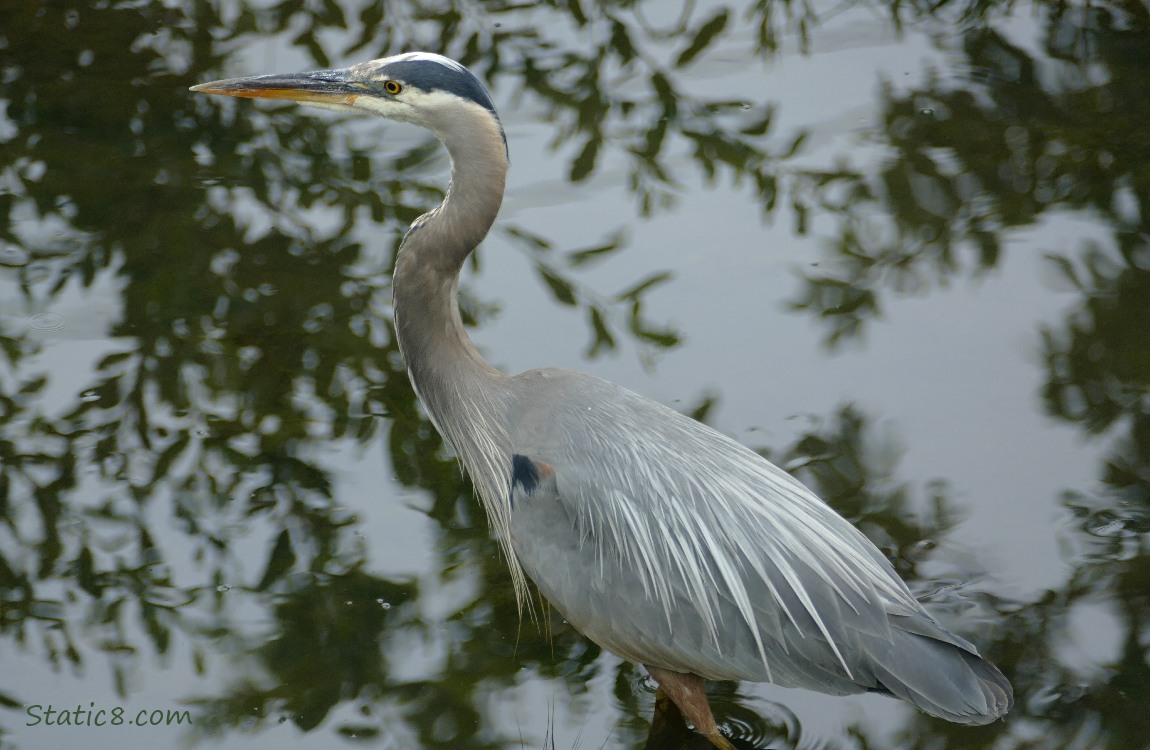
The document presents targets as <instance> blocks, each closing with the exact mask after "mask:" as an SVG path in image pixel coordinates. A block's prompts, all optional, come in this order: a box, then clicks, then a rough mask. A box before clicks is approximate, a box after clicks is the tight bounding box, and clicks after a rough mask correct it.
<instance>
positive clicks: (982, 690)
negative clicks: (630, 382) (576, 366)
mask: <svg viewBox="0 0 1150 750" xmlns="http://www.w3.org/2000/svg"><path fill="white" fill-rule="evenodd" d="M193 90H196V91H202V92H206V93H216V94H228V95H232V96H243V97H260V98H279V99H292V100H296V101H300V102H303V103H306V104H312V105H315V106H321V107H326V108H330V109H340V110H358V111H365V110H366V111H368V112H373V113H375V114H378V115H382V116H384V117H387V118H389V119H394V120H401V121H406V122H412V123H415V124H417V125H422V126H424V127H426V128H428V129H430V130H431V131H432V132H434V133H435V135H436V136H438V138H439V139H440V140H441V141H442V142H443V144H444V146H445V147H446V148H447V151H448V153H449V155H450V157H451V162H452V173H451V186H450V188H449V189H448V192H447V196H446V198H445V199H444V201H443V203H442V204H440V205H439V206H437V207H436V208H434V209H432V210H431V211H430V212H429V213H427V214H425V215H424V216H422V217H420V218H419V219H417V220H416V221H415V223H414V224H413V225H412V227H411V229H410V230H409V231H408V233H407V235H406V236H405V238H404V240H403V243H402V244H401V247H400V251H399V254H398V256H397V259H396V265H395V275H394V280H393V299H394V314H395V329H396V335H397V338H398V341H399V346H400V349H401V351H402V353H403V356H404V359H405V361H406V363H407V368H408V374H409V376H410V378H411V381H412V384H413V386H414V388H415V390H416V392H417V393H418V395H419V398H420V400H421V401H422V402H423V404H424V406H425V408H426V410H427V412H428V414H429V415H430V417H431V419H432V421H433V423H434V424H435V426H436V428H437V429H438V430H439V431H440V433H441V434H442V435H443V436H444V437H445V438H446V439H447V440H448V441H449V442H450V443H451V444H452V446H453V447H454V449H455V450H456V452H457V453H458V455H459V458H460V460H461V462H462V464H463V466H464V467H465V469H466V470H467V472H468V474H469V475H470V476H471V478H472V480H473V483H474V484H475V486H476V489H477V491H478V494H479V496H480V499H481V500H482V502H483V504H484V506H485V508H486V510H487V513H488V515H489V517H490V519H491V523H492V525H493V526H494V528H495V530H496V531H497V532H498V536H499V539H500V542H501V544H502V545H503V548H504V551H505V553H506V556H507V560H508V563H509V566H510V568H511V574H512V579H513V581H514V584H515V587H516V590H517V593H518V595H519V596H520V597H521V601H522V597H524V596H525V592H526V578H530V579H531V580H532V581H533V582H534V583H535V585H536V586H537V587H538V589H539V591H540V592H541V593H542V594H543V595H544V597H546V599H547V600H548V601H549V602H551V604H552V605H553V606H554V607H555V608H556V609H558V610H559V611H560V612H561V613H562V614H563V615H564V616H565V617H566V618H567V619H568V620H569V621H570V622H571V624H572V625H573V626H574V627H575V628H576V629H578V630H579V631H580V632H581V633H583V634H584V635H585V636H587V637H588V638H590V639H591V640H593V641H595V642H596V643H598V644H600V645H601V646H603V647H604V648H606V649H607V650H609V651H611V652H613V653H615V654H617V655H618V656H620V657H622V658H624V659H628V660H631V661H634V662H638V663H641V664H643V665H645V666H646V667H647V669H648V670H649V671H650V673H651V674H652V676H653V677H654V678H655V679H656V680H657V681H658V682H659V684H660V686H661V687H663V688H664V689H665V690H666V692H667V693H668V695H670V697H671V698H672V699H673V700H675V702H676V703H677V704H678V705H679V706H680V708H681V709H682V710H683V712H684V714H686V716H687V718H688V719H689V720H691V721H692V723H693V724H694V725H695V727H696V729H697V730H698V731H700V732H702V733H704V734H707V735H709V736H711V737H712V741H713V742H715V744H717V745H720V746H722V744H723V742H724V741H723V740H722V739H721V737H720V736H719V734H718V731H717V729H716V727H715V722H714V719H713V717H712V716H711V712H710V709H709V707H708V706H707V704H706V698H705V695H703V694H702V692H701V688H702V680H701V679H700V678H705V679H715V680H752V681H761V682H773V683H776V684H779V685H784V686H790V687H801V688H807V689H810V690H817V691H820V692H824V693H831V694H836V695H845V694H851V693H861V692H868V691H870V692H879V693H885V694H889V695H893V696H896V697H898V698H901V699H903V700H906V701H908V702H910V703H912V704H914V705H915V706H917V707H919V708H920V709H922V710H923V711H925V712H926V713H928V714H931V715H933V716H939V717H942V718H944V719H948V720H950V721H954V722H959V723H963V724H985V723H989V722H991V721H993V720H995V719H997V718H999V717H1001V716H1003V715H1004V714H1006V712H1007V711H1009V710H1010V708H1011V706H1012V704H1013V693H1012V690H1011V687H1010V683H1009V682H1008V681H1007V680H1006V679H1005V677H1003V675H1002V674H1001V672H999V671H998V669H996V668H995V667H994V666H993V665H992V664H990V663H989V662H987V661H985V660H983V659H982V658H981V657H980V656H979V655H978V652H977V651H976V650H975V648H974V646H972V645H971V644H970V643H968V642H966V641H965V640H963V639H961V638H959V637H958V636H956V635H953V634H952V633H949V632H948V631H946V630H945V629H943V628H942V627H941V626H940V625H939V624H938V623H937V622H936V621H935V620H934V619H933V618H932V617H931V616H930V615H929V614H928V613H927V612H926V611H925V610H924V609H923V608H922V606H921V605H919V603H918V602H917V601H916V600H915V599H914V597H913V596H912V595H911V594H910V591H909V590H908V589H907V587H906V585H905V584H904V583H903V582H902V580H901V579H899V578H898V576H897V575H896V574H895V572H894V569H893V568H892V567H891V565H890V563H889V562H888V561H887V560H886V558H885V557H883V555H882V554H881V553H880V552H879V550H878V549H877V548H876V547H875V546H874V545H873V544H871V543H870V541H868V540H867V539H866V537H864V536H863V535H862V534H861V533H860V532H859V531H858V530H856V529H855V528H854V527H853V526H851V525H850V524H849V523H848V522H847V521H846V520H845V519H843V518H842V517H841V516H839V515H838V514H837V513H835V512H834V511H833V510H832V509H831V508H830V507H829V506H828V505H826V503H824V502H823V501H822V500H820V499H819V498H818V497H816V496H815V495H814V494H813V493H812V492H811V491H810V490H808V489H807V488H806V487H804V486H803V485H802V484H800V483H799V482H798V481H797V480H795V479H794V478H792V477H791V476H790V475H789V474H787V473H786V472H784V471H782V470H780V469H778V468H777V467H775V466H774V465H773V464H771V463H770V462H768V461H767V460H766V459H764V458H762V457H761V456H759V455H758V454H756V453H755V452H753V451H751V450H750V449H748V448H746V447H744V446H742V445H740V444H739V443H737V442H735V441H733V440H731V439H730V438H728V437H726V436H724V435H722V434H721V433H719V432H716V431H715V430H712V429H711V428H709V427H707V426H705V425H703V424H701V423H699V422H696V421H694V420H692V419H689V418H687V417H685V416H683V415H681V414H679V413H678V412H675V411H674V410H672V409H669V408H667V407H665V406H663V405H661V404H658V403H656V402H654V401H651V400H649V399H646V398H644V397H642V396H639V395H637V394H635V393H632V392H630V391H628V390H625V389H623V388H620V387H618V386H616V385H613V384H611V383H608V382H606V381H603V380H600V379H598V378H595V377H592V376H589V375H584V374H580V373H575V372H569V371H565V370H557V369H542V370H532V371H529V372H525V373H521V374H519V375H514V376H509V375H506V374H504V373H502V372H500V371H498V370H496V369H495V368H493V367H491V366H490V365H489V364H487V362H485V361H484V360H483V358H482V356H481V355H480V354H479V352H478V350H477V349H476V348H475V346H474V345H473V344H472V343H471V341H470V339H469V338H468V337H467V335H466V332H465V330H464V328H463V324H462V321H461V319H460V315H459V308H458V305H457V302H456V289H457V285H458V280H459V273H460V270H461V269H462V266H463V263H464V261H465V260H466V258H467V256H468V255H469V254H470V253H471V251H472V250H473V249H474V248H475V247H476V246H477V245H478V244H479V243H480V241H482V239H483V238H484V237H485V236H486V234H487V232H488V230H489V229H490V227H491V224H492V223H493V222H494V220H495V217H496V214H497V213H498V211H499V206H500V204H501V202H502V198H503V190H504V184H505V179H506V174H507V169H508V157H507V143H506V137H505V135H504V132H503V129H502V126H501V125H500V122H499V118H498V116H497V115H496V112H495V108H494V106H493V105H492V103H491V99H490V97H489V96H488V94H487V92H486V90H485V89H484V87H483V86H482V84H480V82H479V81H478V80H477V79H476V78H475V77H474V76H473V75H472V74H471V73H469V72H468V71H467V70H466V69H465V68H464V67H463V66H461V65H460V64H459V63H457V62H455V61H453V60H449V59H448V58H445V57H441V56H439V55H434V54H430V53H409V54H405V55H397V56H395V57H389V58H384V59H381V60H374V61H371V62H367V63H362V64H360V65H356V66H352V67H350V68H345V69H341V70H331V71H317V72H313V73H304V74H289V75H271V76H256V77H251V78H240V79H232V80H227V81H217V82H213V83H207V84H201V85H200V86H196V87H194V89H193Z"/></svg>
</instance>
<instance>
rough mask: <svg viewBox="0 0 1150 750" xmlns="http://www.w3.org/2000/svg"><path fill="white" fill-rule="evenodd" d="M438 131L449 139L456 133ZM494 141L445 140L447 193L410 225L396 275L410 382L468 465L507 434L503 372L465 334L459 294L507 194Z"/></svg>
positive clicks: (398, 321) (399, 329)
mask: <svg viewBox="0 0 1150 750" xmlns="http://www.w3.org/2000/svg"><path fill="white" fill-rule="evenodd" d="M438 135H439V136H440V139H441V140H443V141H444V142H445V143H446V144H450V143H451V142H452V140H453V139H451V138H450V134H445V133H438ZM496 143H497V144H498V146H497V147H496V146H495V144H494V143H487V145H486V147H484V145H483V144H480V145H479V147H478V148H477V147H476V143H475V141H472V142H470V143H469V144H468V147H467V151H466V154H456V153H454V152H453V150H452V148H451V146H450V145H449V146H448V152H449V153H450V154H451V157H452V168H451V185H450V186H449V187H448V190H447V196H446V197H445V198H444V200H443V203H441V204H440V205H439V206H438V207H436V208H435V209H434V210H432V211H431V212H429V213H427V214H425V215H424V216H421V217H420V218H419V219H417V220H416V221H415V223H414V224H412V226H411V229H410V230H408V233H407V235H406V236H405V237H404V239H403V242H402V243H401V245H400V248H399V253H398V256H397V257H396V263H395V275H394V277H393V281H392V295H393V310H394V316H395V331H396V336H397V339H398V343H399V348H400V351H401V353H402V354H403V357H404V361H405V362H406V364H407V369H408V374H409V376H410V377H411V381H412V385H413V386H414V387H415V390H416V392H417V393H418V395H419V397H420V400H421V401H423V404H424V406H425V407H426V409H427V411H428V412H429V413H430V415H431V418H432V420H433V421H434V422H435V425H436V427H437V428H439V431H440V432H441V433H443V434H444V435H445V437H447V439H448V440H449V441H450V442H451V443H452V445H453V446H454V447H455V450H456V451H457V452H458V453H459V454H460V458H462V459H463V461H464V464H465V465H467V466H468V468H474V465H473V462H475V461H477V460H483V459H487V458H490V456H486V455H484V456H482V457H481V456H480V455H478V454H479V453H483V454H487V453H490V452H491V446H490V445H489V444H488V443H489V442H490V440H489V439H488V438H491V439H498V438H497V436H498V437H501V436H503V435H505V434H506V429H505V428H504V427H503V425H502V422H501V420H502V418H503V410H502V409H500V408H498V406H497V402H499V401H500V400H501V399H502V394H503V391H504V388H503V381H505V380H506V376H505V375H504V374H503V373H501V372H499V371H498V370H496V369H495V368H494V367H492V366H491V365H489V364H488V363H487V362H486V361H484V359H483V357H482V356H481V355H480V354H479V351H478V350H477V349H476V348H475V345H474V344H473V343H472V342H471V339H470V338H469V337H468V336H467V333H466V331H465V330H464V327H463V321H462V319H461V318H460V314H459V305H458V302H457V300H456V291H457V288H458V283H459V273H460V270H461V269H462V267H463V264H464V262H465V261H466V260H467V257H468V256H469V255H470V254H471V251H472V250H473V249H474V248H475V247H476V246H477V245H478V244H479V243H480V241H481V240H482V239H483V238H484V237H485V236H486V234H487V232H488V230H489V229H490V228H491V225H492V223H493V222H494V221H495V216H496V214H498V212H499V206H500V204H501V203H502V201H503V188H504V184H505V180H506V175H507V156H506V150H505V148H504V147H503V143H502V137H500V138H499V139H498V140H497V141H496ZM468 420H470V421H471V424H468ZM477 420H478V422H477ZM480 428H484V429H486V430H487V431H488V432H489V433H490V435H489V436H487V437H485V438H483V439H482V440H480V442H482V443H483V445H479V444H477V443H476V440H477V438H476V435H475V432H476V430H477V429H480ZM499 442H502V440H499Z"/></svg>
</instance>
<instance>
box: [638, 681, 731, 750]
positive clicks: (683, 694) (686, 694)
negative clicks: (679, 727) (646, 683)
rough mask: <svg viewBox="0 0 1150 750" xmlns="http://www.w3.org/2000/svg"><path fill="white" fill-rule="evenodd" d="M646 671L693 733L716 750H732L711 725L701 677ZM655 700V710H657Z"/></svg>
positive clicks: (729, 744)
mask: <svg viewBox="0 0 1150 750" xmlns="http://www.w3.org/2000/svg"><path fill="white" fill-rule="evenodd" d="M643 666H644V667H646V668H647V672H648V673H650V675H651V677H653V678H654V679H655V682H657V683H659V687H660V689H661V690H662V692H663V693H665V694H666V696H667V697H668V698H670V699H671V701H672V702H673V703H674V704H675V705H676V706H677V707H678V708H679V713H681V714H682V715H683V718H684V719H686V720H687V721H689V722H690V723H691V725H692V726H694V728H695V731H696V732H698V733H699V734H701V735H703V736H704V737H706V738H707V740H708V741H709V742H710V743H711V744H712V745H714V746H715V747H717V748H719V750H735V748H734V746H733V745H732V744H731V741H730V740H728V739H727V738H726V737H724V736H723V735H722V734H720V733H719V727H718V725H717V724H715V717H714V715H713V714H712V713H711V704H710V703H708V702H707V693H706V691H705V689H704V684H703V678H702V677H700V676H699V675H697V674H694V673H692V672H672V671H671V670H669V669H661V668H659V667H652V666H651V665H649V664H644V665H643ZM658 710H659V708H658V699H657V698H656V711H658Z"/></svg>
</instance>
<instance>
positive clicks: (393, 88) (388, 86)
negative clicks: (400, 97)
mask: <svg viewBox="0 0 1150 750" xmlns="http://www.w3.org/2000/svg"><path fill="white" fill-rule="evenodd" d="M383 90H384V91H386V92H387V93H389V94H391V95H392V96H394V95H395V94H398V93H399V92H400V91H403V86H400V85H399V84H398V83H396V82H395V81H384V82H383Z"/></svg>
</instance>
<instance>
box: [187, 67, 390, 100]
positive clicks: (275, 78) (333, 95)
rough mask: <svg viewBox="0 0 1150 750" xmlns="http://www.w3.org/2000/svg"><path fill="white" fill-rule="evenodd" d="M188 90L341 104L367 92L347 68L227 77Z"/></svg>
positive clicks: (249, 97)
mask: <svg viewBox="0 0 1150 750" xmlns="http://www.w3.org/2000/svg"><path fill="white" fill-rule="evenodd" d="M191 90H192V91H197V92H199V93H201V94H224V95H226V96H239V97H244V98H246V99H288V100H290V101H295V102H304V103H306V104H318V105H321V106H323V105H328V106H331V105H337V106H338V105H342V106H345V107H351V106H353V105H354V104H355V100H356V97H358V96H361V95H368V94H370V93H371V89H369V88H368V87H367V86H366V85H365V84H363V83H360V82H358V81H354V80H352V78H351V75H350V71H349V70H348V69H347V68H344V69H342V70H316V71H312V72H310V73H274V74H272V75H265V76H249V77H247V78H229V79H227V80H224V81H212V82H210V83H201V84H199V85H197V86H192V88H191Z"/></svg>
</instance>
